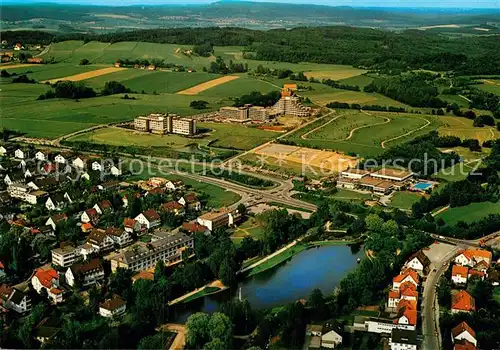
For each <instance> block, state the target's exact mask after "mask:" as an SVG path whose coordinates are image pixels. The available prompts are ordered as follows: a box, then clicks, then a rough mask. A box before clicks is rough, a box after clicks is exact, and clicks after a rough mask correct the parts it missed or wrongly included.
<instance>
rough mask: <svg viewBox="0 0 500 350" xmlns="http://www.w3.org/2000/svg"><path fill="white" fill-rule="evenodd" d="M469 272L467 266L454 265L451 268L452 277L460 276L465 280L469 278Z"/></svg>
mask: <svg viewBox="0 0 500 350" xmlns="http://www.w3.org/2000/svg"><path fill="white" fill-rule="evenodd" d="M468 272H469V268H468V267H467V266H460V265H453V267H452V268H451V275H452V276H460V277H463V278H467V273H468Z"/></svg>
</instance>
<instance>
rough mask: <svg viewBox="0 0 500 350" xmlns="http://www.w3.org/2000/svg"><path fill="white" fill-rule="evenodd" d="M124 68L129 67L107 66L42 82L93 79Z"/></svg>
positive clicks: (51, 82)
mask: <svg viewBox="0 0 500 350" xmlns="http://www.w3.org/2000/svg"><path fill="white" fill-rule="evenodd" d="M124 70H127V68H117V67H107V68H101V69H97V70H93V71H89V72H85V73H80V74H75V75H70V76H68V77H61V78H56V79H50V80H45V81H42V82H41V83H49V84H55V83H57V82H58V81H62V80H67V81H81V80H86V79H91V78H95V77H100V76H103V75H107V74H111V73H116V72H120V71H124Z"/></svg>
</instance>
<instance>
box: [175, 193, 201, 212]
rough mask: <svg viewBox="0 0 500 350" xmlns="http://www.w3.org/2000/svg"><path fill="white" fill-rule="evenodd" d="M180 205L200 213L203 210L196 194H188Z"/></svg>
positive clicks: (182, 198) (181, 200)
mask: <svg viewBox="0 0 500 350" xmlns="http://www.w3.org/2000/svg"><path fill="white" fill-rule="evenodd" d="M179 203H180V204H182V205H183V206H185V207H186V208H187V209H189V210H195V211H199V210H201V202H200V201H199V200H198V197H197V196H196V194H195V193H188V194H186V195H185V196H183V197H181V198H180V199H179Z"/></svg>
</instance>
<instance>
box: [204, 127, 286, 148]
mask: <svg viewBox="0 0 500 350" xmlns="http://www.w3.org/2000/svg"><path fill="white" fill-rule="evenodd" d="M198 127H200V128H206V129H211V131H210V132H209V133H210V138H211V139H212V140H215V142H214V143H213V144H212V146H213V147H220V148H233V149H239V150H249V149H252V148H254V147H257V146H258V145H260V144H262V143H265V142H267V141H270V140H272V139H273V138H275V137H277V136H279V135H280V133H277V132H273V131H267V130H260V129H257V128H252V127H247V126H243V125H238V124H222V123H199V124H198Z"/></svg>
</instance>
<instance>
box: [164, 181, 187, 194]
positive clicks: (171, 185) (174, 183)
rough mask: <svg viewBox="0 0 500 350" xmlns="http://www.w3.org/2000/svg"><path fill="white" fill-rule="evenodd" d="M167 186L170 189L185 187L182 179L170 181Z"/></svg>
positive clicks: (176, 189)
mask: <svg viewBox="0 0 500 350" xmlns="http://www.w3.org/2000/svg"><path fill="white" fill-rule="evenodd" d="M165 188H166V189H167V190H169V191H178V190H181V189H183V188H184V182H183V181H182V180H172V181H168V182H167V184H166V185H165Z"/></svg>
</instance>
